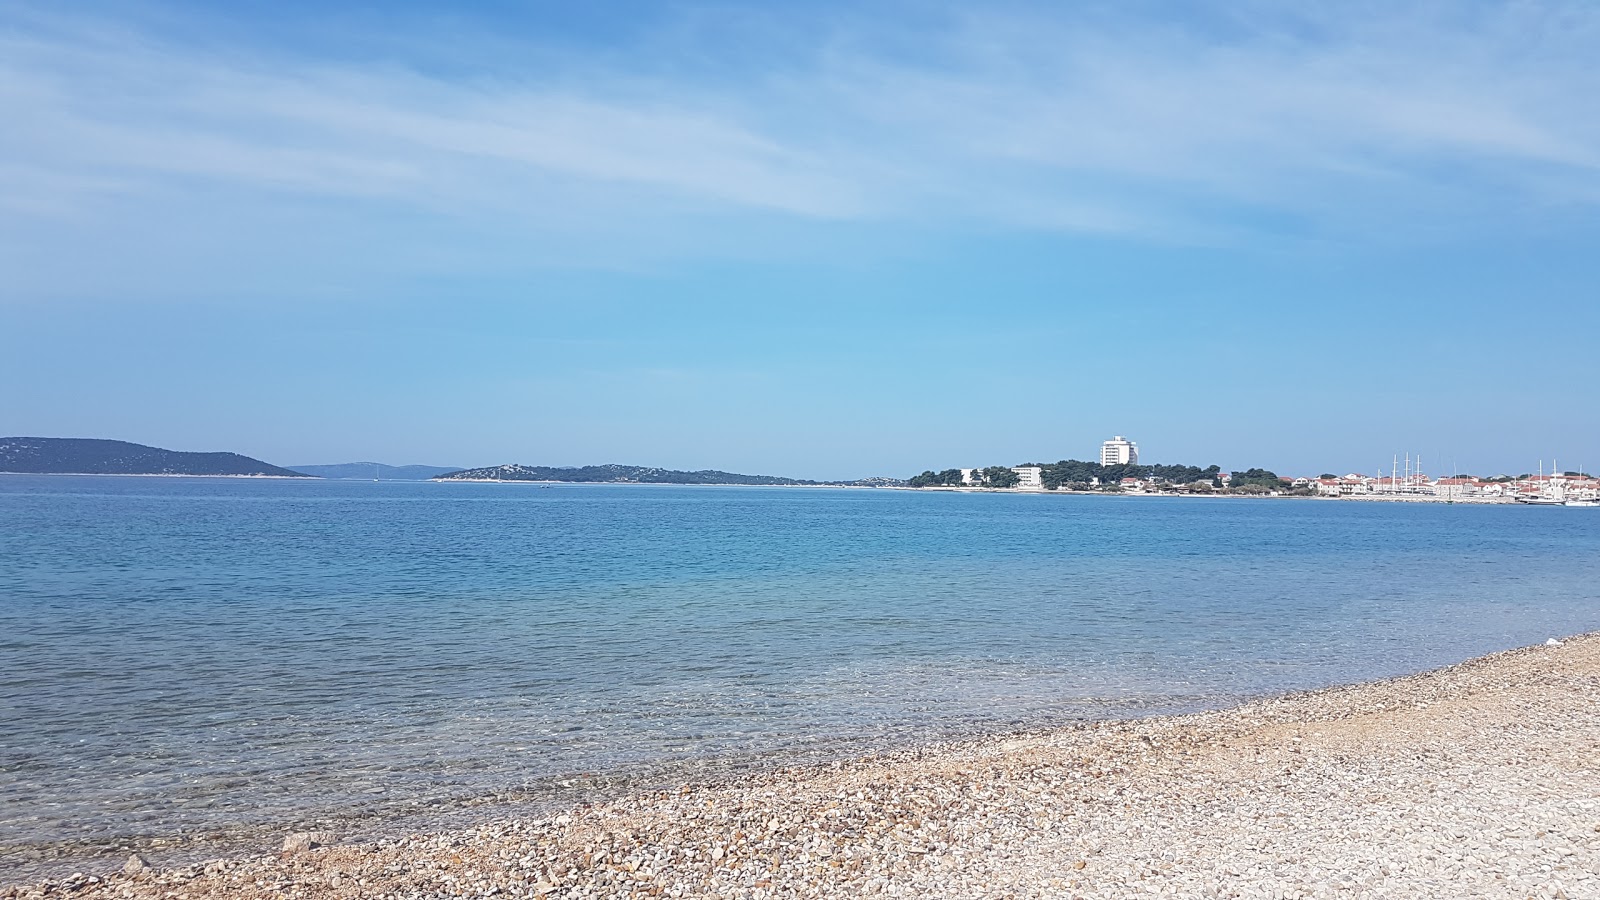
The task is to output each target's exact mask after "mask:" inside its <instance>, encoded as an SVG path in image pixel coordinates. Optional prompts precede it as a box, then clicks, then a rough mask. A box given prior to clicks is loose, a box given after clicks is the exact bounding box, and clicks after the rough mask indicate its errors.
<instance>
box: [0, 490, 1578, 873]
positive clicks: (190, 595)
mask: <svg viewBox="0 0 1600 900" xmlns="http://www.w3.org/2000/svg"><path fill="white" fill-rule="evenodd" d="M1597 554H1600V513H1596V512H1595V511H1592V510H1585V509H1568V508H1528V507H1519V506H1483V505H1444V504H1421V503H1356V502H1338V501H1318V500H1298V499H1242V498H1149V497H1126V496H1124V497H1116V496H1059V495H1035V494H1002V493H948V492H916V491H901V490H887V489H820V488H790V487H772V488H758V487H683V486H655V485H592V484H585V485H576V484H575V485H546V484H510V483H507V484H475V483H428V482H423V483H405V482H356V481H345V482H340V481H313V480H305V481H300V480H278V479H226V478H157V477H150V478H139V477H94V476H25V475H8V476H0V882H6V883H9V882H14V881H18V880H25V879H29V878H34V877H39V876H41V875H44V874H52V873H55V872H60V871H86V872H92V871H97V870H103V869H106V868H114V867H116V865H118V864H120V859H121V857H122V856H125V855H126V853H127V852H128V851H129V850H130V849H137V850H140V851H141V852H145V853H148V854H152V855H153V856H154V858H157V859H176V860H181V859H182V858H183V857H184V855H185V854H188V855H190V856H195V855H217V853H219V852H231V851H233V850H245V849H251V850H256V851H260V850H264V849H270V848H271V847H273V846H275V844H276V842H277V841H280V840H281V838H282V835H283V834H284V833H286V832H289V831H293V830H297V829H301V828H308V827H326V828H329V829H334V830H338V831H339V832H340V833H341V834H345V835H363V836H374V835H381V834H383V833H385V830H386V829H387V830H390V831H392V830H394V829H412V828H419V827H435V826H450V825H461V824H471V823H472V822H474V821H478V820H481V819H485V818H490V817H498V816H501V815H506V814H522V813H523V812H536V811H538V810H540V809H544V808H548V807H549V806H550V805H552V804H567V803H572V802H585V801H586V800H588V799H593V798H599V797H602V796H606V795H608V794H609V793H616V792H620V791H633V790H640V789H644V788H649V787H658V786H663V785H668V784H675V783H681V782H685V781H696V780H703V779H715V778H718V777H723V776H724V775H726V774H727V773H731V772H738V771H743V770H748V769H750V768H752V767H762V766H783V765H792V764H802V763H803V764H811V763H822V762H827V761H830V760H838V759H841V758H847V757H851V756H859V755H862V754H869V753H873V752H878V751H881V750H885V749H893V748H900V747H905V746H909V745H919V744H926V743H932V742H939V741H945V740H952V739H961V738H964V737H968V736H975V735H990V734H996V733H1008V732H1015V731H1028V730H1035V729H1040V728H1049V727H1056V726H1063V725H1070V724H1072V723H1075V722H1080V721H1084V720H1096V719H1106V718H1116V717H1129V716H1142V715H1150V714H1157V713H1174V712H1184V711H1191V710H1200V709H1206V708H1213V707H1222V706H1227V705H1230V704H1234V703H1237V702H1239V701H1241V700H1243V699H1245V698H1250V697H1256V696H1261V695H1270V694H1278V693H1283V692H1288V691H1296V690H1301V689H1308V688H1317V687H1323V686H1327V685H1334V684H1341V683H1349V682H1358V681H1365V680H1371V679H1377V678H1384V677H1389V676H1395V675H1401V674H1406V673H1412V672H1417V671H1421V670H1425V669H1428V668H1432V667H1437V666H1441V665H1446V664H1449V663H1454V662H1458V661H1461V660H1464V659H1467V658H1469V657H1473V656H1478V655H1481V654H1485V653H1489V652H1492V651H1497V650H1504V649H1508V648H1512V647H1517V646H1522V645H1527V644H1535V643H1542V642H1544V641H1546V640H1547V639H1549V638H1551V637H1559V636H1563V635H1570V634H1574V633H1579V632H1585V631H1592V630H1596V629H1600V578H1597V577H1596V576H1597V574H1600V567H1597V560H1600V555H1597Z"/></svg>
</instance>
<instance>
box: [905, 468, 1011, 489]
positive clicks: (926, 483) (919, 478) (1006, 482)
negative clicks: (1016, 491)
mask: <svg viewBox="0 0 1600 900" xmlns="http://www.w3.org/2000/svg"><path fill="white" fill-rule="evenodd" d="M1020 480H1021V479H1019V478H1018V477H1017V473H1015V472H1013V471H1011V470H1010V469H1008V468H1006V467H1005V466H989V467H988V468H986V469H979V470H978V471H976V472H974V473H973V483H972V484H971V485H968V486H969V487H1016V486H1017V482H1018V481H1020ZM906 483H907V484H909V485H911V486H912V487H959V486H961V485H962V484H963V482H962V481H961V470H960V469H945V470H944V471H942V472H934V471H931V470H930V471H927V472H923V473H922V474H921V475H913V476H912V477H911V479H910V481H908V482H906Z"/></svg>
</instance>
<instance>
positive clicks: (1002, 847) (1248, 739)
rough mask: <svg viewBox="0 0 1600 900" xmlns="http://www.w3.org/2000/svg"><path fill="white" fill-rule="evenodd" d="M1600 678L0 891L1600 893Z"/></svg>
mask: <svg viewBox="0 0 1600 900" xmlns="http://www.w3.org/2000/svg"><path fill="white" fill-rule="evenodd" d="M1597 691H1600V632H1594V633H1589V634H1585V635H1579V636H1576V637H1573V638H1569V639H1566V640H1564V641H1562V642H1559V644H1558V645H1555V646H1533V647H1524V648H1520V649H1515V650H1508V651H1503V652H1500V653H1494V654H1490V655H1488V656H1483V657H1478V658H1475V659H1472V660H1468V661H1465V662H1462V663H1458V664H1455V665H1452V666H1447V667H1445V668H1441V669H1435V670H1432V671H1428V672H1423V673H1420V674H1415V675H1407V676H1401V677H1398V678H1390V679H1384V680H1380V681H1373V682H1365V683H1360V684H1356V685H1349V686H1342V687H1330V688H1323V689H1318V690H1314V691H1304V692H1296V693H1291V694H1287V695H1280V696H1272V697H1264V698H1260V699H1256V700H1252V701H1248V702H1246V703H1243V704H1241V705H1237V706H1234V707H1230V708H1226V709H1221V710H1214V711H1209V712H1200V713H1191V714H1186V715H1178V716H1153V717H1147V718H1138V719H1123V720H1104V721H1096V722H1089V723H1084V724H1080V725H1076V726H1067V727H1062V728H1055V729H1050V730H1045V731H1038V732H1028V733H1018V734H997V735H992V736H988V737H979V738H972V739H964V740H959V741H954V742H947V743H940V744H934V745H929V746H923V747H916V748H908V749H901V750H892V751H888V752H883V753H878V754H873V755H867V756H858V757H854V758H850V759H847V760H842V761H839V762H835V763H831V764H817V765H803V766H789V767H785V768H776V769H771V770H765V771H755V772H748V773H744V774H737V775H732V776H729V777H724V778H719V779H716V780H713V781H710V782H699V783H691V784H686V785H683V786H681V787H679V788H677V789H671V790H653V791H645V792H640V793H636V794H632V795H629V796H624V797H617V798H613V799H606V800H601V801H599V802H594V803H580V804H577V805H572V806H569V807H567V808H565V809H563V810H560V811H559V812H552V813H551V814H550V815H546V816H541V817H537V818H519V819H512V818H507V819H500V820H497V821H493V822H489V823H487V824H482V825H478V826H474V827H471V828H464V829H459V830H447V831H429V832H423V833H419V834H417V835H413V836H411V837H395V838H388V839H384V840H380V841H377V842H373V843H367V844H350V845H338V846H330V847H327V848H324V849H316V850H310V851H306V852H296V853H283V854H262V855H255V856H239V857H232V858H227V859H224V860H221V861H213V862H210V863H205V864H198V865H192V866H181V867H176V868H171V869H163V870H156V871H146V872H142V873H139V874H116V875H111V874H108V873H106V872H104V871H102V872H100V873H94V874H91V875H85V876H81V877H76V878H68V879H57V880H54V881H46V882H36V883H34V884H32V885H26V886H18V887H10V888H5V889H0V898H23V897H27V898H32V897H36V896H43V895H45V894H46V893H47V892H49V893H55V892H58V891H61V890H63V889H67V890H72V891H74V892H75V893H76V894H77V895H78V896H91V897H100V896H104V897H124V896H130V897H144V896H150V897H155V896H160V895H162V894H165V893H167V892H170V891H174V890H178V891H182V892H183V893H184V894H186V895H187V896H191V897H204V896H258V895H259V896H267V895H280V894H283V893H293V892H298V893H300V894H301V895H302V896H315V897H322V896H327V897H345V896H348V897H355V896H374V895H382V894H397V895H414V894H418V893H424V894H426V893H435V892H443V893H451V894H455V893H467V894H474V895H482V894H484V893H486V892H488V891H489V890H491V889H498V890H499V891H500V893H501V894H503V895H508V896H557V897H567V896H583V895H584V894H583V893H582V891H583V889H585V888H586V889H588V891H589V893H588V894H587V895H588V896H629V895H630V893H634V892H637V893H638V894H639V895H641V896H644V895H650V896H655V895H662V894H663V893H665V894H670V893H671V889H672V888H677V889H679V890H680V891H681V892H682V894H681V895H683V896H702V895H712V894H716V895H720V896H729V897H751V898H755V897H778V896H784V897H787V896H819V897H820V896H827V897H831V896H839V897H846V896H860V895H863V894H882V895H886V896H908V897H909V896H962V897H966V896H974V895H976V894H979V893H982V892H983V891H984V890H985V889H992V888H996V887H1004V888H1005V889H1006V890H1005V891H1004V893H1008V894H1010V895H1012V896H1029V897H1033V896H1037V897H1046V896H1072V895H1074V894H1077V895H1081V896H1085V897H1094V896H1123V895H1124V894H1127V895H1133V894H1138V895H1149V894H1150V893H1151V892H1150V891H1149V890H1148V889H1147V888H1148V887H1153V886H1158V885H1159V886H1160V887H1162V888H1163V889H1169V890H1170V891H1171V893H1172V894H1173V895H1180V896H1192V895H1197V894H1198V895H1211V894H1213V893H1218V892H1222V893H1226V891H1223V890H1222V889H1223V888H1228V889H1230V890H1236V891H1240V892H1242V894H1243V895H1244V896H1256V895H1257V892H1258V891H1259V890H1261V889H1262V888H1263V887H1267V888H1271V889H1275V890H1279V891H1282V892H1283V894H1284V895H1286V896H1318V895H1319V894H1318V891H1322V890H1331V887H1330V886H1332V887H1340V888H1348V889H1350V890H1351V891H1355V890H1358V889H1359V890H1362V891H1366V892H1368V893H1369V894H1371V895H1375V896H1418V895H1434V896H1511V895H1512V894H1516V895H1518V896H1521V895H1523V894H1524V893H1527V892H1539V894H1540V896H1559V895H1560V894H1558V893H1555V892H1558V891H1559V892H1562V893H1565V894H1567V895H1570V896H1572V897H1577V896H1586V895H1587V896H1595V895H1600V876H1596V875H1594V873H1596V872H1600V767H1597V766H1596V765H1594V764H1593V762H1592V757H1591V754H1593V753H1594V752H1595V750H1596V748H1597V747H1600V707H1597V704H1596V701H1595V700H1594V697H1595V696H1596V693H1597ZM1263 788H1266V790H1263ZM1536 832H1537V833H1538V834H1537V835H1536ZM280 839H281V836H280ZM1419 848H1420V850H1419ZM263 849H267V848H263ZM1469 860H1470V862H1469ZM1152 879H1153V880H1154V881H1153V882H1152ZM1141 881H1144V882H1152V883H1151V884H1149V885H1141V884H1138V882H1141ZM1136 888H1137V890H1136ZM1261 895H1262V896H1271V895H1272V893H1271V890H1268V891H1266V892H1265V893H1262V894H1261Z"/></svg>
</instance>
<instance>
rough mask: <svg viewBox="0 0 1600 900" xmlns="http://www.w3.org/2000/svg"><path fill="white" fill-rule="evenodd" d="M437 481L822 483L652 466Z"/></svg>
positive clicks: (481, 473)
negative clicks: (681, 470) (684, 470)
mask: <svg viewBox="0 0 1600 900" xmlns="http://www.w3.org/2000/svg"><path fill="white" fill-rule="evenodd" d="M437 480H439V481H569V482H592V483H610V484H822V483H823V482H820V481H803V480H801V479H798V478H780V477H778V476H776V475H737V474H734V473H733V472H718V471H716V470H714V469H702V470H701V471H698V472H680V471H677V470H676V469H658V468H655V467H653V466H619V465H605V466H522V465H515V464H512V465H506V466H489V467H487V468H483V469H464V470H462V471H460V472H451V473H449V474H447V475H440V476H439V477H438V479H437Z"/></svg>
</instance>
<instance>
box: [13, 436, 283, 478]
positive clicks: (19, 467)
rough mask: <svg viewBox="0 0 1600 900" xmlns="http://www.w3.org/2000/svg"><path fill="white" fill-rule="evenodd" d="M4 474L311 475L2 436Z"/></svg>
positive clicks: (185, 455) (86, 441) (199, 457)
mask: <svg viewBox="0 0 1600 900" xmlns="http://www.w3.org/2000/svg"><path fill="white" fill-rule="evenodd" d="M0 472H13V473H21V474H38V475H257V476H263V475H271V476H275V477H278V478H311V477H313V476H310V475H305V474H302V473H300V472H295V471H291V470H289V469H285V468H282V467H280V466H275V465H272V464H271V463H265V462H262V461H261V460H259V459H252V458H250V457H248V456H241V455H240V454H238V453H190V452H186V451H182V450H165V449H162V448H160V447H147V446H145V445H144V444H133V443H129V442H127V441H108V440H101V439H99V438H47V437H5V438H0Z"/></svg>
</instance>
